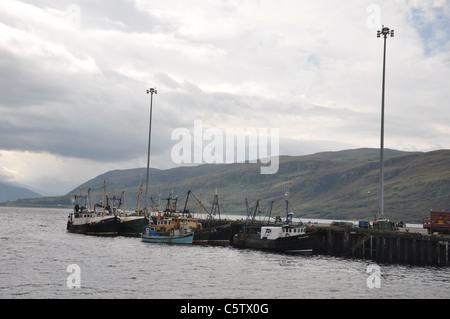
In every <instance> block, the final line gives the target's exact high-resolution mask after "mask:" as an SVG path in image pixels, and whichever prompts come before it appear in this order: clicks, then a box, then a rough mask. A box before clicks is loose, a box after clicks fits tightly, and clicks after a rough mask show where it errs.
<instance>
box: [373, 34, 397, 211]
mask: <svg viewBox="0 0 450 319" xmlns="http://www.w3.org/2000/svg"><path fill="white" fill-rule="evenodd" d="M381 35H383V38H384V52H383V87H382V97H381V145H380V217H383V216H384V88H385V83H386V81H385V77H386V39H387V37H388V35H390V36H391V37H393V36H394V30H389V28H387V27H385V26H384V25H383V27H382V29H381V30H378V31H377V37H378V38H380V37H381Z"/></svg>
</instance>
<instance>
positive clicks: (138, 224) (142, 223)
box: [106, 191, 150, 237]
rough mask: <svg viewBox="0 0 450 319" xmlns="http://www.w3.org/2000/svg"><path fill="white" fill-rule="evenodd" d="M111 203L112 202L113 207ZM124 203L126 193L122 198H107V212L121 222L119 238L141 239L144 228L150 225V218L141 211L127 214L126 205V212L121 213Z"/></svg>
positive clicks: (123, 193)
mask: <svg viewBox="0 0 450 319" xmlns="http://www.w3.org/2000/svg"><path fill="white" fill-rule="evenodd" d="M110 202H112V206H111V205H110ZM122 202H125V192H124V191H123V192H122V196H120V197H119V196H115V195H112V196H109V195H108V196H107V197H106V210H107V211H108V212H109V213H110V214H112V215H115V216H117V217H118V218H119V220H120V227H119V236H127V237H141V234H142V232H143V231H144V228H145V227H147V226H148V225H149V224H150V222H149V218H148V217H147V215H146V214H145V213H143V212H140V210H139V209H138V211H137V212H127V210H126V206H125V205H124V206H125V211H121V210H120V206H121V205H122Z"/></svg>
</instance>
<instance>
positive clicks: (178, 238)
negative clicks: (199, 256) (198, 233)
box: [141, 217, 201, 245]
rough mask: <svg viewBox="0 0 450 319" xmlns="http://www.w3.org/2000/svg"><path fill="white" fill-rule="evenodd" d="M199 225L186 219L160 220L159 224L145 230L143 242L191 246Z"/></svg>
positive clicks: (168, 218) (166, 218) (170, 218)
mask: <svg viewBox="0 0 450 319" xmlns="http://www.w3.org/2000/svg"><path fill="white" fill-rule="evenodd" d="M197 227H201V226H200V225H199V224H198V223H196V222H194V221H191V220H189V219H188V218H186V217H164V218H158V219H157V223H156V225H155V224H152V225H150V226H147V227H145V228H144V232H143V233H142V237H141V238H142V241H143V242H148V243H163V244H184V245H186V244H187V245H191V244H192V243H193V239H194V232H195V229H196V228H197Z"/></svg>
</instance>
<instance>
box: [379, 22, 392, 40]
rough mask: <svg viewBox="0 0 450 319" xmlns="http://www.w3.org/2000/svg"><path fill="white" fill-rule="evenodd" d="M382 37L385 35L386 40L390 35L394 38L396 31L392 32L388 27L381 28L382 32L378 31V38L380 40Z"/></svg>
mask: <svg viewBox="0 0 450 319" xmlns="http://www.w3.org/2000/svg"><path fill="white" fill-rule="evenodd" d="M381 35H383V37H384V38H385V39H386V38H387V36H388V35H390V36H391V38H393V37H394V30H390V29H389V28H388V27H385V26H384V25H383V27H382V28H381V30H378V31H377V38H380V37H381Z"/></svg>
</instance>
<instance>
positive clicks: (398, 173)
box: [71, 149, 450, 222]
mask: <svg viewBox="0 0 450 319" xmlns="http://www.w3.org/2000/svg"><path fill="white" fill-rule="evenodd" d="M145 174H146V171H145V169H133V170H123V171H119V170H118V171H111V172H108V173H105V174H103V175H100V176H98V177H96V178H94V179H92V180H90V181H88V182H86V183H84V184H83V185H81V186H80V187H79V188H77V190H74V191H73V192H71V194H74V193H77V192H79V191H80V190H81V191H83V192H84V193H86V191H87V189H88V187H90V188H91V190H92V193H93V198H94V197H96V198H97V201H99V200H101V197H102V195H101V194H102V192H103V180H104V178H106V180H107V182H106V183H107V193H109V194H111V193H114V194H116V195H117V196H120V194H121V192H122V190H126V194H127V197H126V203H127V205H128V207H130V206H132V207H134V206H137V198H138V193H139V183H140V182H145ZM172 187H173V188H174V192H175V194H176V195H178V197H179V207H180V206H183V205H184V200H185V194H186V192H187V191H188V190H192V191H193V192H194V194H195V195H196V196H197V197H200V194H202V200H203V202H204V203H208V204H210V203H211V202H212V199H213V195H214V193H215V190H216V188H217V190H218V193H219V198H220V201H221V204H222V207H223V209H224V210H225V211H226V212H229V213H239V214H244V215H245V214H246V208H245V198H246V197H247V198H248V199H249V201H250V204H251V205H254V203H255V201H256V200H257V199H260V200H261V205H263V204H264V203H263V202H265V201H268V200H276V202H275V204H274V208H273V212H274V214H279V213H280V214H283V211H284V203H283V199H284V194H285V191H286V189H287V190H288V192H289V199H290V201H291V202H292V204H293V206H294V209H295V212H296V214H297V215H298V216H301V217H305V218H308V217H309V218H313V217H315V218H327V219H362V218H365V219H367V218H373V216H374V215H375V214H376V212H377V210H378V198H379V197H378V196H379V195H378V194H379V151H378V150H376V149H358V150H348V151H340V152H324V153H318V154H313V155H307V156H299V157H291V156H281V157H280V167H279V171H278V173H277V174H274V175H261V174H260V164H248V163H241V164H221V165H212V164H207V165H199V166H196V167H179V168H174V169H170V170H151V172H150V186H149V193H150V195H149V196H153V197H158V195H157V194H158V193H159V195H161V197H163V198H164V197H166V196H167V195H168V194H169V192H171V189H172ZM143 191H144V190H143ZM369 192H370V193H369ZM449 192H450V151H447V150H442V151H436V152H429V153H409V152H400V151H395V150H386V155H385V217H387V218H391V219H396V220H400V219H402V220H405V221H410V222H412V221H414V222H420V221H421V218H422V217H423V216H425V215H427V214H428V212H429V210H430V209H432V208H433V209H440V210H442V209H449V208H450V201H449V198H448V195H449ZM93 201H95V200H93ZM162 204H163V205H164V202H163V203H162ZM141 205H142V204H141ZM189 207H190V209H191V210H194V211H197V203H196V201H193V202H191V200H190V201H189Z"/></svg>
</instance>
